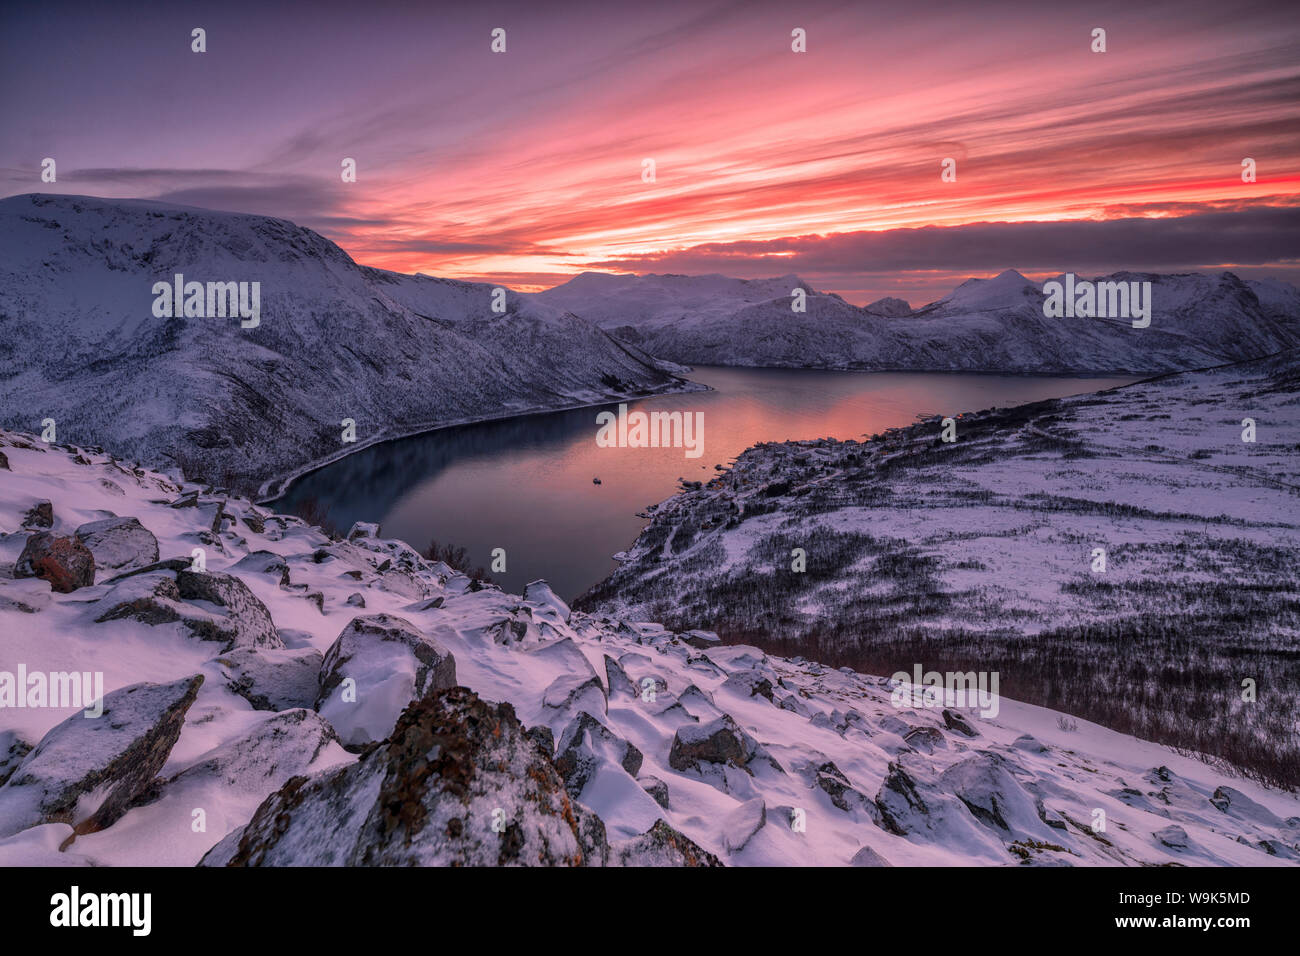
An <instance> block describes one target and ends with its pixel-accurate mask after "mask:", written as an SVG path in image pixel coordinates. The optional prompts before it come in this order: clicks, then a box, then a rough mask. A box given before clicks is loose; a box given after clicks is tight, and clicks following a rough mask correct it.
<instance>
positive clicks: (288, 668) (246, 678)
mask: <svg viewBox="0 0 1300 956" xmlns="http://www.w3.org/2000/svg"><path fill="white" fill-rule="evenodd" d="M324 659H325V655H323V654H322V653H321V652H320V651H318V650H315V649H314V648H310V647H304V648H294V649H292V650H291V649H289V648H282V649H262V648H257V647H237V648H235V649H234V650H233V651H231V652H230V653H228V654H223V655H222V656H221V657H219V658H217V663H218V664H222V665H224V666H225V667H226V668H227V676H228V678H229V682H228V684H227V686H228V687H229V688H230V689H231V690H232V691H234V692H235V693H236V694H238V695H239V696H240V697H243V698H244V699H245V700H247V701H248V702H249V703H250V704H252V705H253V707H254V709H256V710H277V711H278V710H292V709H293V708H296V707H314V706H315V704H316V696H317V694H318V693H319V691H320V669H321V663H322V662H323V661H324Z"/></svg>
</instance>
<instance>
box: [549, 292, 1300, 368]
mask: <svg viewBox="0 0 1300 956" xmlns="http://www.w3.org/2000/svg"><path fill="white" fill-rule="evenodd" d="M1102 278H1103V279H1122V280H1127V281H1149V282H1151V283H1152V300H1153V315H1152V318H1151V325H1150V327H1149V328H1145V329H1134V328H1132V326H1131V324H1130V322H1129V321H1127V320H1117V319H1086V318H1073V319H1048V318H1045V317H1044V316H1043V298H1044V297H1043V293H1042V289H1041V287H1040V286H1039V285H1037V284H1035V283H1033V282H1030V281H1029V280H1028V279H1026V278H1025V277H1024V276H1022V275H1020V274H1019V273H1018V272H1016V271H1015V270H1007V271H1005V272H1003V273H1001V274H1000V275H998V276H995V277H993V278H991V279H969V280H967V281H966V282H964V283H962V284H961V285H960V286H958V287H957V288H956V289H955V290H953V292H951V293H950V294H949V295H947V296H945V297H944V298H942V299H940V300H939V301H937V302H934V303H931V304H929V305H927V306H924V307H923V308H920V309H917V310H914V311H913V310H911V309H909V308H908V307H907V303H905V302H902V301H901V300H897V299H894V300H881V301H880V302H875V303H872V304H871V305H869V306H866V307H865V308H858V307H856V306H853V305H850V304H849V303H847V302H845V301H844V300H842V299H841V298H840V297H839V296H836V295H834V294H828V293H820V292H816V291H815V290H813V288H812V287H811V286H810V285H808V284H807V283H805V282H802V281H801V280H800V279H799V278H798V277H797V276H785V277H782V278H779V279H763V280H751V281H742V280H738V279H726V278H724V277H722V276H700V277H689V276H661V275H647V276H633V275H617V276H615V275H597V274H594V273H585V274H583V275H581V276H578V277H577V278H575V279H573V280H571V281H570V282H567V283H565V284H564V285H561V286H557V287H556V288H554V289H550V290H547V291H546V292H542V293H538V295H537V297H538V298H540V299H541V300H542V301H544V302H548V303H551V304H553V305H558V306H560V307H562V308H565V309H568V310H570V311H572V312H574V313H576V314H578V315H581V316H583V317H584V318H588V319H590V320H591V321H593V322H595V323H597V324H598V325H600V326H601V327H602V328H605V329H607V330H609V331H611V332H613V334H615V335H617V336H619V337H620V338H623V339H625V340H627V341H629V342H633V343H635V344H637V345H638V346H640V347H642V348H644V349H645V350H646V351H648V352H650V353H651V354H653V355H656V356H659V357H662V358H666V359H669V360H671V361H674V362H686V363H695V364H703V365H742V366H782V367H816V368H866V369H890V370H915V371H939V370H960V371H990V372H993V371H997V372H1026V373H1028V372H1041V373H1101V372H1137V373H1145V372H1165V371H1174V370H1180V369H1188V368H1203V367H1205V366H1207V365H1213V364H1218V363H1222V362H1227V361H1236V360H1241V359H1246V358H1255V357H1259V356H1262V355H1268V354H1272V353H1274V352H1277V351H1279V350H1281V349H1284V348H1290V347H1294V346H1296V345H1300V293H1297V291H1296V290H1295V289H1294V288H1292V287H1291V286H1288V285H1286V284H1285V283H1278V282H1271V281H1264V282H1258V283H1255V282H1249V283H1248V282H1243V281H1242V280H1240V279H1239V278H1237V277H1236V276H1235V275H1233V274H1232V273H1229V272H1225V273H1221V274H1219V275H1215V276H1208V275H1200V274H1190V275H1154V274H1136V273H1118V274H1116V275H1114V276H1108V277H1102ZM1098 281H1100V280H1098ZM795 288H803V289H805V290H807V292H808V299H807V311H806V312H805V313H796V312H793V311H792V308H791V294H792V291H793V290H794V289H795Z"/></svg>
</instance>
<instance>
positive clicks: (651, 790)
mask: <svg viewBox="0 0 1300 956" xmlns="http://www.w3.org/2000/svg"><path fill="white" fill-rule="evenodd" d="M636 782H637V783H639V784H641V789H642V790H644V791H645V792H646V793H648V794H650V796H651V797H652V798H653V799H654V802H655V803H657V804H659V806H661V807H663V808H664V809H665V810H667V809H668V784H666V783H664V782H663V781H662V780H660V779H659V778H658V777H656V776H653V775H652V774H646V775H645V776H644V777H637V778H636Z"/></svg>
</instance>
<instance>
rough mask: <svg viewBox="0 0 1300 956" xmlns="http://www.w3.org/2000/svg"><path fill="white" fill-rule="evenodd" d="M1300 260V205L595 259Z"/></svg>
mask: <svg viewBox="0 0 1300 956" xmlns="http://www.w3.org/2000/svg"><path fill="white" fill-rule="evenodd" d="M1296 261H1300V207H1295V206H1259V207H1254V208H1249V209H1241V210H1226V211H1213V212H1204V213H1193V214H1190V215H1184V216H1178V217H1161V218H1128V219H1114V220H1104V221H1103V220H1083V221H1066V222H1021V223H1008V222H987V223H971V224H969V225H963V226H946V227H945V226H926V227H922V228H918V229H889V230H884V231H879V232H851V233H842V234H839V235H830V236H792V237H789V238H784V239H772V240H767V241H761V242H748V241H741V242H730V243H707V244H704V245H698V246H693V247H691V248H689V249H679V250H672V251H668V252H664V253H660V254H653V255H640V256H625V257H621V258H617V259H608V260H605V261H603V262H598V263H594V264H593V267H594V268H599V269H611V270H620V271H625V272H626V271H634V272H664V271H667V272H682V273H707V272H722V273H727V274H732V275H756V274H762V275H769V274H772V275H781V274H788V273H791V272H795V273H798V274H800V275H807V276H817V275H851V274H864V273H870V274H887V273H907V272H926V273H929V272H934V271H936V270H938V271H942V272H972V273H980V272H987V271H989V270H995V271H996V270H1000V269H1004V268H1007V267H1014V268H1016V269H1019V270H1020V271H1022V272H1026V271H1046V272H1065V271H1072V270H1073V271H1078V270H1097V271H1102V272H1109V271H1113V270H1122V269H1164V270H1169V269H1178V268H1198V267H1211V266H1215V265H1220V264H1224V263H1232V264H1244V265H1265V264H1272V263H1277V264H1285V263H1289V262H1296Z"/></svg>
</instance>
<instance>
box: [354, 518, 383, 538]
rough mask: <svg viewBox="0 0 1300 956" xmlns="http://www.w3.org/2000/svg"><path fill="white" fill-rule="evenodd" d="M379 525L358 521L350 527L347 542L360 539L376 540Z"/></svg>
mask: <svg viewBox="0 0 1300 956" xmlns="http://www.w3.org/2000/svg"><path fill="white" fill-rule="evenodd" d="M378 537H379V525H377V524H375V523H373V522H370V521H358V522H356V523H355V524H353V525H352V528H351V530H349V531H348V540H349V541H356V540H358V539H360V538H378Z"/></svg>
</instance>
